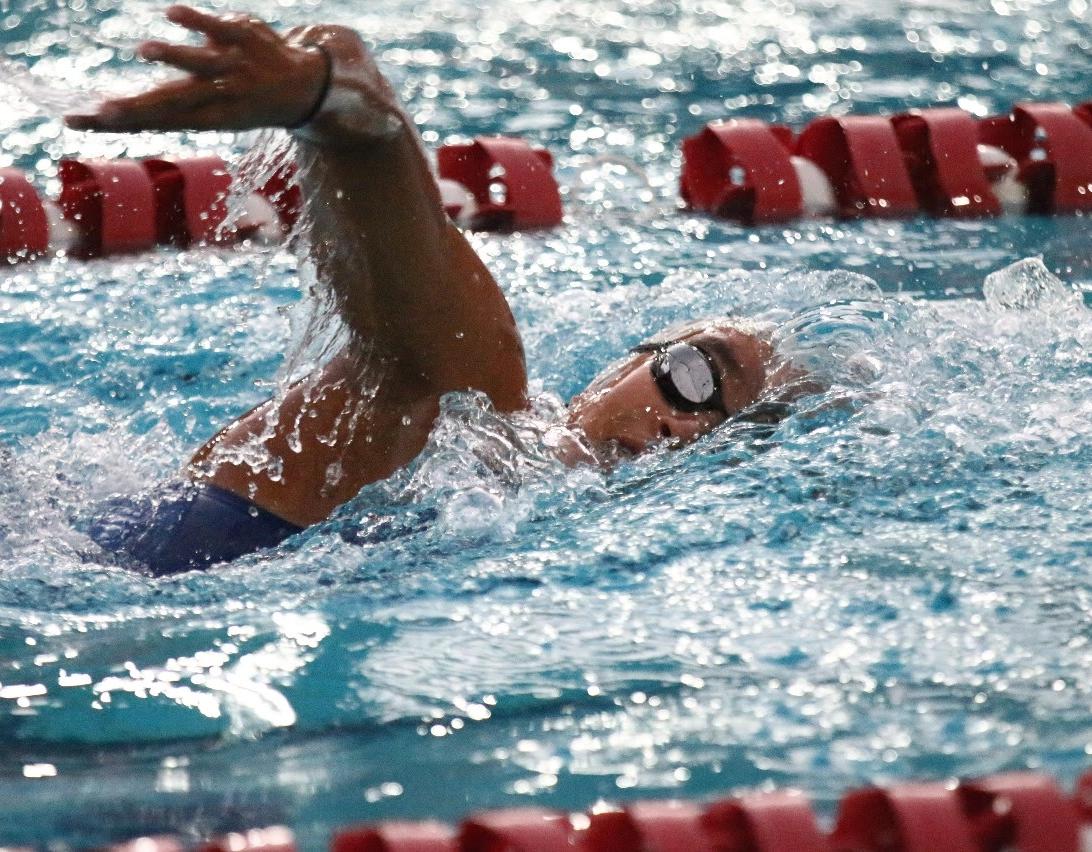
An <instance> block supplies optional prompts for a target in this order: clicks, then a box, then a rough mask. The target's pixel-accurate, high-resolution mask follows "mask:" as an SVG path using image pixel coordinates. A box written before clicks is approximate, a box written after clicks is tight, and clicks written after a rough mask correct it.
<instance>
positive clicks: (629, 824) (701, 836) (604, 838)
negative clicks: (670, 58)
mask: <svg viewBox="0 0 1092 852" xmlns="http://www.w3.org/2000/svg"><path fill="white" fill-rule="evenodd" d="M581 846H582V847H583V850H584V852H714V847H713V845H712V842H711V838H710V837H709V834H708V832H706V831H705V829H704V827H703V826H702V809H701V808H700V807H699V806H698V805H696V804H693V803H691V802H633V803H632V804H629V805H627V806H626V807H625V809H623V810H621V811H605V812H599V813H593V814H592V815H591V817H590V820H589V822H588V827H587V829H586V830H585V831H584V833H583V837H582V843H581Z"/></svg>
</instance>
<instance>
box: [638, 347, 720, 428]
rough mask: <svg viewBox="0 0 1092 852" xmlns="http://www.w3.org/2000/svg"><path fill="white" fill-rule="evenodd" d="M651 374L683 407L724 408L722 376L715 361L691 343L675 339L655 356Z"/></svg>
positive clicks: (666, 394)
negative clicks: (721, 387) (718, 373)
mask: <svg viewBox="0 0 1092 852" xmlns="http://www.w3.org/2000/svg"><path fill="white" fill-rule="evenodd" d="M652 377H653V379H655V380H656V385H657V387H659V389H660V392H661V393H662V394H663V395H664V398H665V399H666V400H667V401H668V402H669V403H670V404H671V405H673V406H674V407H675V408H678V409H679V410H680V411H690V412H694V411H721V410H723V403H722V402H721V399H720V379H719V376H718V375H717V370H716V367H715V366H714V365H713V362H712V361H711V359H710V358H709V356H708V355H706V354H705V353H704V352H702V351H701V350H700V349H698V347H696V346H694V345H693V344H690V343H673V344H671V345H670V346H668V347H666V348H664V349H661V350H659V351H658V352H657V354H656V357H655V358H653V359H652Z"/></svg>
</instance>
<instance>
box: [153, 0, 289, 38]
mask: <svg viewBox="0 0 1092 852" xmlns="http://www.w3.org/2000/svg"><path fill="white" fill-rule="evenodd" d="M167 20H169V21H170V22H171V23H173V24H178V26H180V27H183V28H185V29H187V30H191V31H192V32H197V33H203V34H204V35H206V36H208V38H209V40H210V41H213V42H215V43H217V44H223V45H233V44H237V45H242V44H244V43H246V42H248V41H251V40H253V39H254V38H255V37H259V36H262V35H272V36H273V37H274V38H275V37H276V33H275V31H274V30H272V29H271V28H270V27H269V26H268V25H266V24H265V23H263V22H262V21H259V20H258V19H257V18H253V17H251V16H249V15H214V14H212V13H210V12H203V11H201V10H200V9H194V8H192V7H191V6H171V7H170V8H169V9H167Z"/></svg>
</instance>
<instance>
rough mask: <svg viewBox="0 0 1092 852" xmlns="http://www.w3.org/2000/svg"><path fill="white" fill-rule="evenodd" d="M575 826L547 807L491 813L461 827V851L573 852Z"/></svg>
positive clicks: (481, 815)
mask: <svg viewBox="0 0 1092 852" xmlns="http://www.w3.org/2000/svg"><path fill="white" fill-rule="evenodd" d="M573 841H574V838H573V827H572V824H571V823H570V822H569V818H568V817H567V816H566V815H565V814H560V813H557V812H556V811H551V810H547V809H546V808H509V809H505V810H500V811H487V812H486V813H481V814H477V815H475V816H473V817H470V818H469V819H467V820H465V821H464V822H463V824H462V825H461V826H460V828H459V849H460V850H461V852H573Z"/></svg>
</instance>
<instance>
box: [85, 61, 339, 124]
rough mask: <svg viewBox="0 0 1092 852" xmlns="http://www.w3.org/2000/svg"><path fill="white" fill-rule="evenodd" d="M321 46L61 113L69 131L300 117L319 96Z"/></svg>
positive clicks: (323, 75) (265, 121) (324, 73)
mask: <svg viewBox="0 0 1092 852" xmlns="http://www.w3.org/2000/svg"><path fill="white" fill-rule="evenodd" d="M327 62H328V60H327V57H326V56H325V54H323V53H322V52H321V51H315V50H299V49H288V52H287V53H285V54H282V55H281V57H280V61H279V62H270V63H268V64H266V65H263V64H261V63H258V64H255V63H251V62H242V63H240V65H239V67H238V68H237V69H233V70H229V71H228V72H227V73H225V74H224V76H222V77H206V76H191V77H186V78H184V79H180V80H170V81H168V82H166V83H163V84H161V85H159V86H157V87H156V88H154V89H152V90H151V91H149V92H145V93H144V94H142V95H136V96H134V97H129V98H115V99H112V100H108V101H106V102H105V103H103V104H102V105H101V106H100V107H99V108H98V110H97V111H96V112H94V113H90V114H74V115H68V116H66V117H65V121H66V123H67V124H68V126H69V127H71V128H73V129H74V130H98V131H106V132H113V133H131V132H136V131H141V130H156V131H172V130H249V129H252V128H256V127H284V126H289V125H292V124H294V123H296V122H297V121H299V120H300V119H301V118H303V116H305V115H306V114H307V113H308V111H309V110H311V109H312V108H313V106H314V104H315V103H316V102H317V100H318V99H319V98H320V97H321V95H322V92H323V87H324V80H325V78H326V76H327V74H328V70H327Z"/></svg>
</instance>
